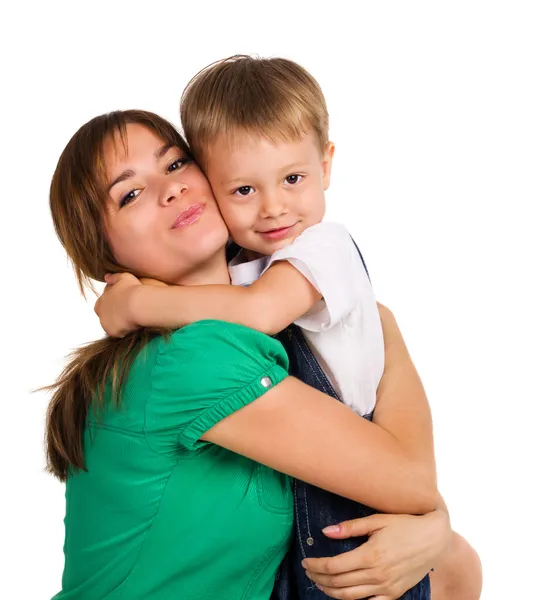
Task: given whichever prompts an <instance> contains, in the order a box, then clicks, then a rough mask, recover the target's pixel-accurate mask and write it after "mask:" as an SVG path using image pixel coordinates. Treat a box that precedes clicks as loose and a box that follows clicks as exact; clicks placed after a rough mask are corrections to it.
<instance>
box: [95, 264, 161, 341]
mask: <svg viewBox="0 0 541 600" xmlns="http://www.w3.org/2000/svg"><path fill="white" fill-rule="evenodd" d="M150 281H154V280H149V283H150ZM105 282H106V283H107V286H106V287H105V290H104V291H103V294H102V295H101V296H100V297H99V298H98V301H97V302H96V304H95V306H94V312H95V313H96V314H97V315H98V317H99V319H100V324H101V326H102V327H103V329H104V330H105V333H107V335H110V336H111V337H116V338H120V337H124V336H125V335H126V334H128V333H130V332H131V331H135V330H136V329H137V328H138V327H139V324H138V323H137V322H136V320H135V319H134V317H133V315H132V311H131V304H132V298H133V294H134V291H135V290H136V289H137V288H139V287H141V285H142V283H141V281H139V279H137V277H135V276H134V275H131V274H130V273H115V274H113V275H109V274H107V275H106V276H105ZM156 283H157V282H156Z"/></svg>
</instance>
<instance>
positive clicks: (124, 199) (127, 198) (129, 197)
mask: <svg viewBox="0 0 541 600" xmlns="http://www.w3.org/2000/svg"><path fill="white" fill-rule="evenodd" d="M140 193H141V190H132V191H131V192H128V193H127V194H126V195H125V196H122V198H121V200H120V208H122V207H123V206H126V204H129V203H130V202H131V201H132V200H133V199H134V198H137V196H139V194H140Z"/></svg>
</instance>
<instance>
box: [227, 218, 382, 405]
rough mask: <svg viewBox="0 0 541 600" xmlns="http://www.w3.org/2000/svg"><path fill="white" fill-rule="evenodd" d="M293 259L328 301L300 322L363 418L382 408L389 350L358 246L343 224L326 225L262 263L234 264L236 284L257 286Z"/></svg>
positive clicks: (333, 381) (335, 384)
mask: <svg viewBox="0 0 541 600" xmlns="http://www.w3.org/2000/svg"><path fill="white" fill-rule="evenodd" d="M279 260H287V261H288V262H290V263H291V264H292V265H293V266H294V267H295V268H296V269H298V270H299V271H300V272H301V273H302V274H303V275H304V276H305V277H306V278H307V279H308V280H309V281H310V283H311V284H312V285H313V286H314V287H315V288H316V289H317V290H318V291H319V292H320V294H321V295H322V296H323V300H321V301H320V302H318V304H317V305H316V306H314V307H313V308H312V309H311V310H310V311H309V313H307V314H305V315H303V316H302V317H300V318H299V319H297V320H296V321H295V323H296V324H297V325H298V326H299V327H301V328H302V330H303V333H304V335H305V337H306V340H307V341H308V344H309V346H310V348H311V350H312V352H313V353H314V355H315V357H316V358H317V359H318V362H319V364H320V365H321V368H322V369H323V371H324V372H325V375H327V377H328V379H329V381H330V382H331V384H332V385H333V387H334V389H335V391H336V393H337V394H338V395H339V396H340V398H341V400H342V401H343V402H344V404H346V405H347V406H349V407H351V408H352V409H353V410H355V412H357V413H358V414H360V415H366V414H368V413H370V412H371V411H372V410H373V409H374V406H375V404H376V390H377V387H378V384H379V381H380V379H381V376H382V374H383V367H384V346H383V332H382V329H381V321H380V318H379V312H378V308H377V305H376V298H375V296H374V292H373V290H372V286H371V285H370V281H369V279H368V276H367V274H366V271H365V269H364V266H363V264H362V261H361V259H360V257H359V254H358V252H357V249H356V248H355V245H354V244H353V241H352V239H351V237H350V235H349V233H348V231H347V229H346V228H345V227H344V226H343V225H339V224H338V223H330V222H323V223H319V224H317V225H314V226H313V227H309V228H308V229H306V230H305V231H304V232H303V233H301V235H299V236H298V237H297V238H296V239H295V241H294V242H293V243H292V244H290V245H289V246H286V247H285V248H282V249H280V250H278V251H277V252H275V253H274V254H273V255H272V256H263V257H261V258H258V259H256V260H252V261H248V262H242V252H241V253H240V254H239V255H237V256H236V257H235V258H234V259H233V260H232V261H231V262H230V264H229V273H230V275H231V282H232V283H233V284H234V285H243V286H246V285H251V284H252V283H253V282H254V281H255V280H256V279H258V278H259V277H260V276H261V275H262V274H263V273H264V272H265V271H266V270H267V269H268V268H269V267H270V266H271V265H272V264H273V263H274V262H276V261H279Z"/></svg>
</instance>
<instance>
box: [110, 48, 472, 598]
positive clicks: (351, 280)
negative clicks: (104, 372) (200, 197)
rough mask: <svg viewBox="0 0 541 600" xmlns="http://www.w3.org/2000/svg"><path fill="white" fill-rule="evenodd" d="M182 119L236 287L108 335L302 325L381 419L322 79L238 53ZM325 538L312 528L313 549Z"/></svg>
mask: <svg viewBox="0 0 541 600" xmlns="http://www.w3.org/2000/svg"><path fill="white" fill-rule="evenodd" d="M181 117H182V124H183V128H184V132H185V135H186V138H187V141H188V143H189V145H190V148H191V149H192V152H193V154H194V157H195V159H196V160H197V162H198V163H199V165H200V166H201V167H202V168H203V170H204V171H205V173H206V175H207V177H208V179H209V181H210V183H211V186H212V189H213V191H214V194H215V196H216V199H217V202H218V204H219V207H220V210H221V212H222V215H223V217H224V220H225V222H226V224H227V226H228V228H229V231H230V233H231V237H232V239H233V241H234V242H235V243H236V244H237V245H238V246H239V247H240V248H241V250H240V251H239V252H238V254H237V255H236V256H235V257H234V258H233V260H232V261H231V262H230V274H231V280H232V283H233V284H235V286H193V287H188V288H167V289H164V290H163V293H156V290H154V291H153V292H152V293H151V294H149V295H148V297H147V298H146V299H145V300H144V301H140V302H139V304H138V306H137V309H136V310H135V313H134V314H130V315H127V309H126V308H123V307H122V306H121V303H119V304H118V305H117V306H115V310H117V311H119V312H118V313H117V314H119V315H120V317H121V318H122V319H124V322H123V325H122V326H121V327H120V328H119V329H117V330H116V331H111V330H108V332H109V333H113V334H115V333H116V334H120V333H123V332H124V331H125V330H127V329H130V328H135V327H136V326H166V327H179V326H181V325H184V324H188V323H191V322H194V321H197V320H200V319H209V318H212V319H220V320H226V321H232V322H235V323H240V324H242V325H245V326H248V327H252V328H254V329H258V330H260V331H263V332H265V333H268V334H271V335H272V334H277V333H278V332H280V331H282V330H283V329H284V328H286V327H287V326H289V325H290V324H291V323H295V324H296V325H298V326H299V327H300V328H301V329H302V332H303V334H304V338H305V339H306V341H307V342H308V346H309V349H310V350H311V352H312V354H313V355H314V356H315V357H316V358H317V362H318V363H319V365H320V366H321V368H322V371H323V373H321V378H322V379H326V380H328V382H330V384H331V386H332V389H333V390H334V391H335V392H336V394H337V395H338V397H339V399H340V400H341V401H342V402H344V403H345V404H347V405H348V406H349V407H351V408H352V409H353V410H354V411H356V412H357V413H358V414H359V415H361V416H367V417H370V415H371V413H372V411H373V410H374V408H375V405H376V390H377V387H378V384H379V381H380V378H381V375H382V373H383V368H384V347H383V335H382V330H381V322H380V318H379V312H378V308H377V304H376V299H375V296H374V293H373V291H372V288H371V285H370V281H369V279H368V275H367V272H366V270H365V268H364V264H363V262H362V261H361V259H360V255H359V253H358V250H357V248H356V246H355V244H354V242H353V240H352V239H351V237H350V235H349V233H348V231H347V230H346V228H345V227H343V226H342V225H339V224H336V223H328V222H324V221H323V218H324V214H325V195H324V194H325V190H326V189H327V188H328V186H329V183H330V176H331V168H332V160H333V154H334V145H333V144H332V143H331V142H330V141H329V139H328V113H327V108H326V103H325V99H324V96H323V94H322V92H321V89H320V87H319V85H318V84H317V82H316V81H315V80H314V78H313V77H312V76H311V75H310V74H309V73H307V72H306V71H305V70H304V69H303V68H302V67H300V66H299V65H297V64H295V63H293V62H291V61H289V60H285V59H278V58H276V59H254V58H251V57H247V56H238V57H232V58H231V59H226V60H224V61H220V62H218V63H215V64H213V65H210V66H209V67H207V68H206V69H204V70H203V71H201V72H200V73H199V74H198V75H196V77H194V79H192V81H191V82H190V83H189V84H188V86H187V88H186V90H185V92H184V94H183V98H182V102H181ZM109 310H111V308H109ZM301 360H302V359H301ZM316 368H317V365H316ZM318 387H319V386H318ZM305 493H306V492H305ZM333 498H334V497H333ZM318 501H319V502H321V501H323V502H329V503H332V502H334V501H335V500H334V499H332V498H331V495H329V497H328V500H327V499H326V498H325V497H323V500H321V498H320V499H318ZM348 502H349V501H348ZM330 514H333V516H334V513H333V511H332V510H330ZM361 514H362V513H361ZM315 537H316V536H315V535H313V536H312V534H311V533H309V534H308V537H306V538H305V542H306V543H307V545H308V546H312V545H313V544H314V543H315V542H314V538H315ZM304 554H305V553H304V552H302V555H304ZM319 555H320V556H321V553H320V554H319ZM449 569H451V567H449ZM466 587H467V586H466ZM312 591H313V592H315V593H316V594H317V593H318V592H317V590H312ZM470 591H471V590H470ZM454 592H455V593H454V594H453V595H452V597H453V598H458V599H460V598H463V599H464V600H465V599H469V598H476V597H478V593H476V592H474V593H469V594H468V593H462V592H461V591H460V587H459V589H458V590H457V589H455V590H454ZM314 597H316V596H314ZM320 597H324V595H323V594H321V596H320ZM443 597H451V596H444V595H443V594H441V595H440V598H443Z"/></svg>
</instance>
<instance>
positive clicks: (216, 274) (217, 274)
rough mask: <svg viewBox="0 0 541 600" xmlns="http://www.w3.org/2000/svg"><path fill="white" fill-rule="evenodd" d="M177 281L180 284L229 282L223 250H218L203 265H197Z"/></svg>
mask: <svg viewBox="0 0 541 600" xmlns="http://www.w3.org/2000/svg"><path fill="white" fill-rule="evenodd" d="M178 283H179V284H180V285H215V284H230V283H231V278H230V277H229V270H228V269H227V262H226V259H225V252H224V250H221V251H220V252H218V253H217V254H216V255H214V256H213V257H211V258H210V259H209V260H208V261H207V262H206V263H204V264H203V265H198V267H197V269H196V270H194V271H193V272H191V273H187V274H185V275H184V276H183V277H182V281H179V282H178Z"/></svg>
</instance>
